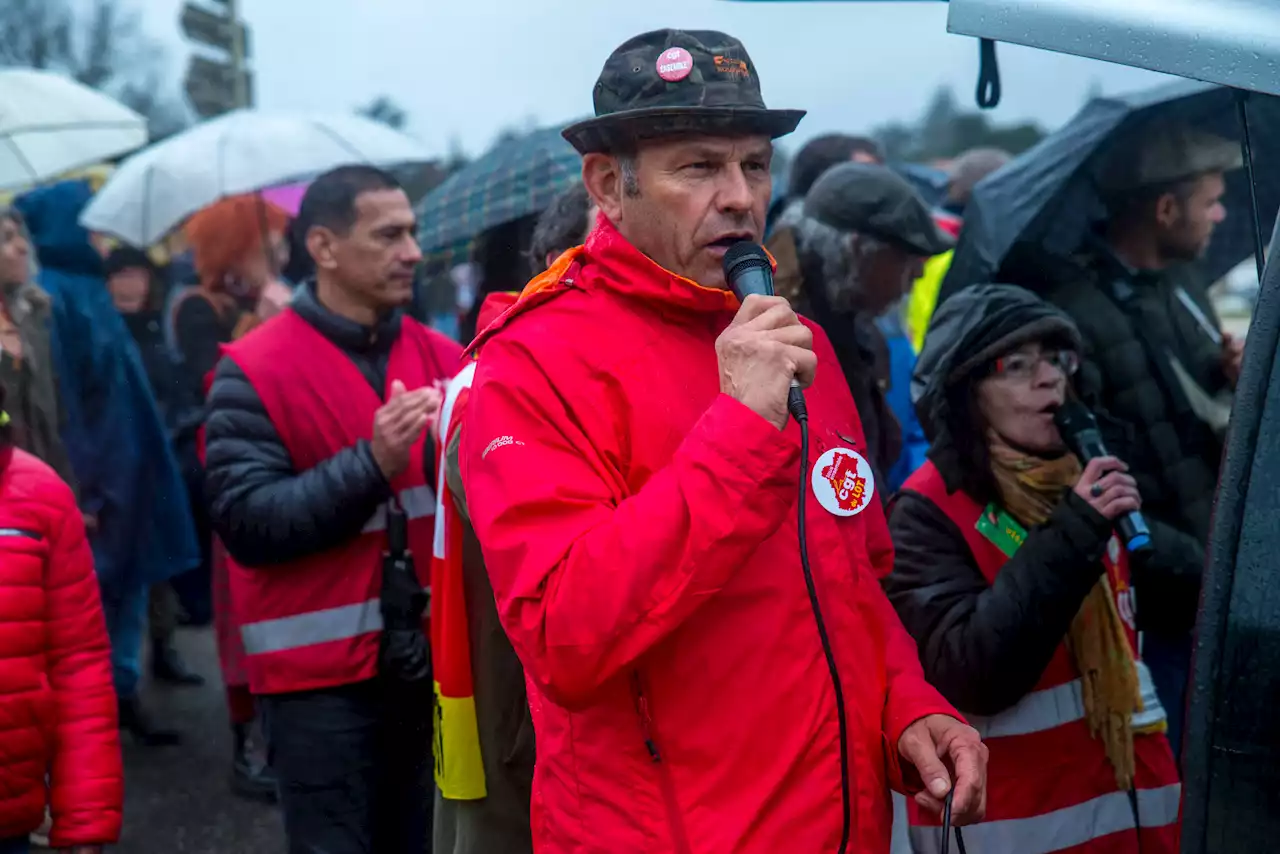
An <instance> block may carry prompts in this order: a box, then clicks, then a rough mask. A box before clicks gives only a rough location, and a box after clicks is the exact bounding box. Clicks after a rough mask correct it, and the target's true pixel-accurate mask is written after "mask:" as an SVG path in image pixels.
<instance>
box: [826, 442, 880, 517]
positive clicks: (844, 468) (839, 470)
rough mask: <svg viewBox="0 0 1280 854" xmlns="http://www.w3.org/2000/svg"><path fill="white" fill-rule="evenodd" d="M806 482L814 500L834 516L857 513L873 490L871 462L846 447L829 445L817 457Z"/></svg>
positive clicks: (874, 477)
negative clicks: (829, 448)
mask: <svg viewBox="0 0 1280 854" xmlns="http://www.w3.org/2000/svg"><path fill="white" fill-rule="evenodd" d="M810 482H811V484H812V486H813V494H814V496H815V497H816V498H817V499H818V503H819V504H821V505H822V506H823V507H824V508H825V509H826V510H828V511H829V512H831V513H834V514H835V515H836V516H856V515H858V514H859V513H861V512H862V511H863V510H865V509H867V505H868V504H869V503H870V501H871V499H872V497H873V496H874V495H875V494H876V476H875V475H874V474H873V473H872V471H871V464H870V463H868V462H867V461H866V459H865V458H863V456H862V455H861V454H859V453H858V452H857V451H851V450H849V449H848V448H832V449H831V450H829V451H827V452H826V453H825V454H823V455H822V456H820V457H818V461H817V462H816V463H814V464H813V475H812V477H811V478H810Z"/></svg>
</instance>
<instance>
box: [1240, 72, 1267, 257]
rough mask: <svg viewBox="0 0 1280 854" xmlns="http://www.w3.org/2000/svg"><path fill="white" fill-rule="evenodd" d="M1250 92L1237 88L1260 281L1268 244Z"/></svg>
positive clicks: (1241, 140) (1243, 152)
mask: <svg viewBox="0 0 1280 854" xmlns="http://www.w3.org/2000/svg"><path fill="white" fill-rule="evenodd" d="M1248 100H1249V93H1248V92H1247V91H1245V90H1244V89H1237V90H1236V109H1237V111H1238V113H1239V115H1240V153H1241V155H1242V156H1243V158H1244V175H1245V180H1246V181H1248V182H1249V207H1250V213H1251V214H1252V215H1253V260H1254V262H1255V263H1256V264H1257V265H1258V281H1259V282H1261V281H1262V268H1263V267H1264V266H1265V265H1266V249H1265V247H1266V245H1265V244H1264V243H1263V242H1262V220H1261V217H1260V216H1259V214H1258V184H1257V182H1256V181H1255V179H1254V176H1253V142H1252V140H1250V138H1249V109H1248V106H1247V102H1248Z"/></svg>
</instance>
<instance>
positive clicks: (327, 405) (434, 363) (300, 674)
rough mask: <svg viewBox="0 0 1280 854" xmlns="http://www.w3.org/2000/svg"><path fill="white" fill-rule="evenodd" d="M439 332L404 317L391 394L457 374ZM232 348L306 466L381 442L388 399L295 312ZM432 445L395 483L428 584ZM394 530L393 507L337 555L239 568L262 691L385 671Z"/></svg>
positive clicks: (251, 660) (254, 679) (243, 632)
mask: <svg viewBox="0 0 1280 854" xmlns="http://www.w3.org/2000/svg"><path fill="white" fill-rule="evenodd" d="M433 334H434V333H431V332H429V331H428V330H427V329H426V328H425V327H423V326H422V325H420V324H418V323H417V322H415V321H413V320H411V319H409V318H405V319H404V320H403V321H402V322H401V324H400V335H399V336H398V338H397V339H396V341H395V343H394V344H393V345H392V348H391V353H390V356H389V358H388V362H387V376H386V383H387V387H386V389H385V390H384V395H389V394H390V389H391V383H392V381H393V380H400V381H401V382H403V383H404V384H405V387H406V388H408V389H415V388H421V387H423V386H427V385H431V384H432V383H433V382H434V381H435V380H436V379H444V378H447V377H448V376H449V375H450V373H452V371H451V369H452V368H453V367H454V366H453V364H451V363H450V364H444V363H443V362H442V356H443V352H442V350H443V348H437V346H436V345H435V342H434V341H433V340H432V337H431V336H432V335H433ZM225 353H226V357H227V358H229V359H231V360H232V361H234V362H235V363H236V365H237V366H239V368H240V369H241V370H242V371H244V373H245V376H246V377H248V379H249V382H250V383H251V384H252V385H253V388H254V390H255V391H256V392H257V393H258V397H259V398H260V399H261V400H262V404H263V406H264V407H265V408H266V410H267V414H268V415H269V416H270V418H271V422H272V424H274V425H275V428H276V432H277V433H278V434H279V436H280V440H281V442H283V443H284V446H285V449H286V450H287V451H288V452H289V457H290V458H291V459H292V460H293V464H294V467H295V469H296V470H297V471H306V470H307V469H310V468H313V467H314V466H316V465H318V464H319V463H321V462H323V461H324V460H327V459H329V458H330V457H332V456H333V455H334V454H336V453H338V452H339V451H341V450H342V449H344V448H348V447H350V446H352V445H354V444H355V443H356V442H357V441H358V440H360V439H364V440H366V441H368V440H370V439H371V438H372V434H373V418H374V413H376V412H377V410H378V407H380V406H381V405H382V403H383V398H382V397H380V396H379V395H378V394H377V392H375V391H374V389H373V387H372V386H370V385H369V381H368V380H367V379H365V377H364V375H363V374H361V372H360V369H359V368H357V367H356V366H355V364H354V363H353V362H352V361H351V359H350V358H349V357H348V356H347V355H346V354H345V353H343V352H342V351H341V350H340V349H339V348H338V347H336V346H335V345H334V344H333V343H332V342H330V341H329V340H328V339H327V338H325V337H324V335H322V334H321V333H320V332H319V331H318V330H317V329H315V327H313V326H312V325H311V324H309V323H307V322H306V321H305V320H303V319H302V318H301V317H299V316H298V315H297V313H296V312H294V311H293V310H292V309H286V310H284V311H283V312H281V313H280V314H279V315H277V316H276V317H274V318H272V319H271V320H269V321H267V322H266V323H265V324H263V325H262V326H261V327H259V328H258V329H256V330H254V331H253V332H252V333H250V334H249V335H246V336H245V337H244V338H242V339H240V340H239V341H236V342H235V343H233V344H231V345H229V346H228V347H227V348H226V350H225ZM426 441H427V440H426V436H425V435H424V436H423V438H422V439H420V440H419V441H418V442H417V443H416V444H415V445H414V446H413V449H412V452H411V455H410V460H409V467H408V469H406V470H405V472H404V473H403V474H401V475H400V476H398V477H396V478H395V479H394V480H393V481H392V484H391V485H392V487H393V489H394V490H395V492H396V494H397V496H398V498H399V501H400V504H401V506H402V507H403V509H404V512H405V515H406V516H407V517H408V518H409V525H408V529H409V530H408V533H409V547H410V549H412V551H413V553H414V557H415V562H416V569H417V572H418V575H419V577H420V578H421V579H422V582H423V584H424V585H425V584H427V583H428V582H429V580H430V576H429V572H430V560H429V557H428V556H429V555H430V554H431V535H432V527H433V521H434V520H433V516H434V514H435V495H434V493H433V492H432V490H431V486H430V485H429V484H428V483H427V480H426V471H425V468H424V465H423V455H424V453H425V447H426ZM335 500H339V499H338V498H337V497H336V496H335ZM386 525H387V508H386V507H385V506H384V507H380V508H378V511H377V512H376V513H375V514H374V515H373V516H372V517H371V518H370V519H369V521H368V522H367V523H366V524H365V526H364V529H363V530H362V531H361V533H360V534H359V536H357V537H354V538H353V539H351V540H349V541H348V542H346V543H344V544H343V545H340V546H338V547H337V548H333V549H330V550H329V551H326V552H322V553H320V554H316V555H312V556H310V557H305V558H302V559H299V560H296V561H293V562H292V563H289V564H284V565H280V566H271V567H264V568H261V569H255V568H251V567H246V566H242V565H240V564H238V563H236V562H235V561H231V560H229V561H228V569H229V575H230V582H231V602H232V610H233V612H234V617H235V620H236V623H237V625H239V626H240V636H241V638H242V639H243V641H244V649H245V670H246V672H247V675H248V677H249V688H250V690H252V691H253V693H255V694H278V693H285V692H290V691H307V690H313V689H317V688H327V687H332V686H335V685H347V684H351V683H354V682H360V681H363V680H366V679H371V678H373V677H374V676H375V675H377V672H378V648H379V643H380V640H381V633H382V610H381V599H380V594H381V589H382V561H383V551H384V550H385V548H386V545H387V543H386ZM307 534H308V532H306V531H299V532H298V535H299V536H303V537H305V536H307ZM423 628H424V630H425V629H427V624H426V623H425V622H424V626H423Z"/></svg>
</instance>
